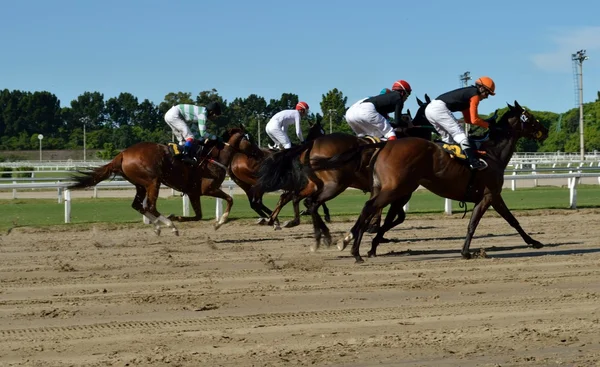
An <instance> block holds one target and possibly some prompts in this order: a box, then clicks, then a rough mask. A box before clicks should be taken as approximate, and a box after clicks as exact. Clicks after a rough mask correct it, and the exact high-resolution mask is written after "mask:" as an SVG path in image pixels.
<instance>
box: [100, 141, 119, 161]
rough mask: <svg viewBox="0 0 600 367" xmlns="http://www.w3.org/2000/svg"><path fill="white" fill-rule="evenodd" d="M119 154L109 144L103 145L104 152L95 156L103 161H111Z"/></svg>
mask: <svg viewBox="0 0 600 367" xmlns="http://www.w3.org/2000/svg"><path fill="white" fill-rule="evenodd" d="M117 154H119V151H118V150H117V149H115V147H114V145H112V144H111V143H104V150H101V151H99V152H98V153H96V156H97V157H98V158H100V159H103V160H111V159H113V158H114V157H116V156H117Z"/></svg>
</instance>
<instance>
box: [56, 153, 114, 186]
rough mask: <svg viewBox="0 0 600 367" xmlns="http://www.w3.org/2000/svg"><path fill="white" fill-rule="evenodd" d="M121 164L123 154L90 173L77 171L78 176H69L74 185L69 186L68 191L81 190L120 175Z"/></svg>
mask: <svg viewBox="0 0 600 367" xmlns="http://www.w3.org/2000/svg"><path fill="white" fill-rule="evenodd" d="M122 162H123V153H119V154H117V156H116V157H115V158H113V160H112V161H110V162H109V163H108V164H105V165H104V166H101V167H97V168H94V169H93V170H91V171H87V172H82V171H77V172H78V173H79V175H71V179H72V180H73V181H75V183H74V184H71V185H69V186H68V187H67V188H68V189H83V188H86V187H90V186H96V185H97V184H98V183H100V182H102V181H104V180H106V179H108V178H109V177H110V176H113V177H114V176H115V175H117V174H118V173H122V172H123V171H122V170H121V163H122Z"/></svg>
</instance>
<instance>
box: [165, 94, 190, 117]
mask: <svg viewBox="0 0 600 367" xmlns="http://www.w3.org/2000/svg"><path fill="white" fill-rule="evenodd" d="M182 103H183V104H194V100H193V99H192V93H189V92H176V93H174V92H170V93H168V94H167V95H166V96H165V99H164V101H162V102H161V103H160V104H159V105H158V110H159V111H160V114H161V115H164V114H165V113H166V112H167V111H168V110H169V108H171V107H173V106H177V105H178V104H182Z"/></svg>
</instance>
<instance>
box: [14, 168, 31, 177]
mask: <svg viewBox="0 0 600 367" xmlns="http://www.w3.org/2000/svg"><path fill="white" fill-rule="evenodd" d="M33 170H34V168H33V167H17V168H16V169H15V171H16V172H15V173H14V175H13V176H14V177H31V176H32V173H31V172H25V171H33Z"/></svg>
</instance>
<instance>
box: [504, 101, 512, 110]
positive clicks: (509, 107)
mask: <svg viewBox="0 0 600 367" xmlns="http://www.w3.org/2000/svg"><path fill="white" fill-rule="evenodd" d="M506 105H507V106H508V110H509V111H512V110H513V106H511V105H510V103H508V102H506Z"/></svg>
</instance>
